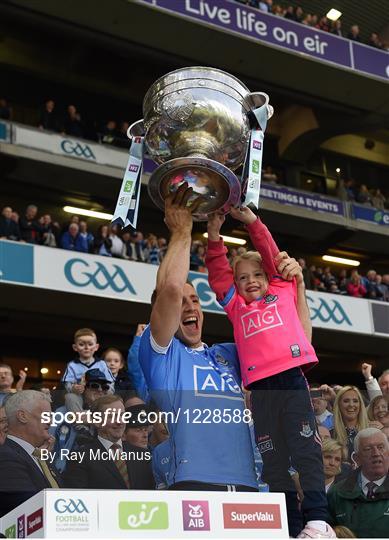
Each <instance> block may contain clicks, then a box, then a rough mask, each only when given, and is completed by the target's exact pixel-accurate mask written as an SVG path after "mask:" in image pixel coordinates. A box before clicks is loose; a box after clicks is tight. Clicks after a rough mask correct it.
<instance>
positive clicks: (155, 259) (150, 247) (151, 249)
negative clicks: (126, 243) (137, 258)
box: [145, 234, 161, 264]
mask: <svg viewBox="0 0 389 540" xmlns="http://www.w3.org/2000/svg"><path fill="white" fill-rule="evenodd" d="M145 256H146V262H148V263H150V264H159V263H160V262H161V261H160V257H159V247H158V240H157V237H156V236H155V234H149V235H148V236H147V238H146V249H145Z"/></svg>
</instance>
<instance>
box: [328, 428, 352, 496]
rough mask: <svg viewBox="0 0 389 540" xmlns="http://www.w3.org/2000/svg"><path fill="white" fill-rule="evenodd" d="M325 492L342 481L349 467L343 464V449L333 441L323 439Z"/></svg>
mask: <svg viewBox="0 0 389 540" xmlns="http://www.w3.org/2000/svg"><path fill="white" fill-rule="evenodd" d="M321 451H322V454H323V468H324V478H325V486H326V492H327V491H328V490H329V489H330V487H331V486H332V484H335V483H336V482H339V480H342V479H343V478H344V477H345V475H347V473H349V472H350V465H348V464H347V463H342V462H343V457H344V453H345V452H344V447H343V446H342V445H341V444H340V442H338V441H336V440H334V439H331V438H329V439H324V440H323V446H322V449H321Z"/></svg>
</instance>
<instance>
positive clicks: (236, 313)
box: [206, 207, 335, 538]
mask: <svg viewBox="0 0 389 540" xmlns="http://www.w3.org/2000/svg"><path fill="white" fill-rule="evenodd" d="M231 215H232V217H234V218H236V219H238V220H239V221H241V222H243V223H244V224H245V225H246V226H247V230H248V232H249V234H250V238H251V240H252V242H253V244H254V246H255V248H256V249H257V252H253V251H251V252H247V253H244V254H243V255H241V256H238V257H236V258H235V259H234V261H233V268H231V267H230V265H229V263H228V259H227V249H226V248H225V247H224V245H223V240H222V239H221V237H220V234H219V232H220V228H221V225H222V223H223V221H224V217H223V216H220V215H217V214H213V215H212V216H210V218H209V221H208V251H207V257H206V263H207V267H208V272H209V283H210V285H211V287H212V289H213V290H214V292H215V293H216V296H217V298H218V300H219V302H220V304H221V305H222V306H223V308H224V310H225V311H226V313H227V315H228V317H229V319H230V321H231V322H232V324H233V328H234V337H235V342H236V346H237V349H238V355H239V359H240V366H241V372H242V380H243V383H244V385H245V386H246V387H247V388H249V389H250V390H251V400H252V414H253V420H254V429H255V434H256V443H257V445H258V448H259V451H260V452H261V455H262V459H263V481H264V482H266V483H267V484H268V485H269V488H270V491H273V492H275V491H281V492H284V493H285V496H286V504H287V510H288V522H289V532H290V534H291V535H292V536H297V535H298V536H299V537H300V538H318V537H324V538H334V537H335V534H334V532H333V530H332V529H331V527H330V526H329V525H328V524H327V523H326V518H327V500H326V494H325V487H324V473H323V462H322V454H321V441H320V438H319V435H318V434H317V431H316V422H315V414H314V411H313V407H312V403H311V399H310V395H309V390H308V385H307V381H306V379H305V377H304V375H303V372H302V370H301V367H304V368H307V367H312V366H313V365H315V364H316V363H317V362H318V360H317V358H316V355H315V351H314V349H313V347H312V345H311V344H310V341H309V340H308V339H307V337H306V335H305V333H304V329H303V327H302V325H301V323H300V319H299V315H300V316H301V317H302V318H303V319H304V318H305V320H306V319H307V318H308V322H309V311H308V308H307V309H306V312H305V313H298V312H297V295H298V294H302V293H301V291H303V292H304V284H303V277H302V274H301V273H300V274H298V275H297V276H296V278H294V279H293V280H292V281H284V280H283V279H282V277H281V276H278V275H277V270H276V268H275V264H274V258H275V257H276V255H277V254H278V253H279V249H278V247H277V245H276V244H275V242H274V240H273V238H272V236H271V234H270V232H269V231H268V229H267V228H266V227H265V225H263V223H262V222H261V221H260V220H259V219H258V218H257V217H256V216H255V214H254V213H253V212H252V211H251V210H250V209H249V208H247V207H245V208H240V209H236V208H232V209H231ZM306 326H309V325H306ZM307 333H308V330H307ZM309 337H310V336H309ZM291 465H292V466H293V467H294V469H296V470H297V472H298V473H299V477H300V483H301V487H302V490H303V492H304V499H303V501H302V505H301V511H302V514H301V512H300V510H299V507H298V500H297V497H296V490H295V488H294V484H293V481H292V479H291V477H290V474H289V472H288V469H289V468H290V466H291ZM303 519H304V520H305V522H306V523H307V525H306V526H305V528H304V529H303V530H301V529H302V528H303Z"/></svg>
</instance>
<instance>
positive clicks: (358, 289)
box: [347, 272, 367, 298]
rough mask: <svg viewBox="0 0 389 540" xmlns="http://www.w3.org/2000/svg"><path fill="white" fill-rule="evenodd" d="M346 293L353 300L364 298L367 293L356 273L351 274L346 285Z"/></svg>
mask: <svg viewBox="0 0 389 540" xmlns="http://www.w3.org/2000/svg"><path fill="white" fill-rule="evenodd" d="M347 292H348V294H349V295H350V296H353V297H354V298H364V297H365V296H366V293H367V291H366V289H365V287H364V286H363V285H362V280H361V276H360V275H359V274H358V272H354V273H352V274H351V278H350V281H349V283H348V285H347Z"/></svg>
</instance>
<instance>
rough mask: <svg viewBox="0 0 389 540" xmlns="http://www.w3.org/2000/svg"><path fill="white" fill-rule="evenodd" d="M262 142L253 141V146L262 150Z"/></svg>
mask: <svg viewBox="0 0 389 540" xmlns="http://www.w3.org/2000/svg"><path fill="white" fill-rule="evenodd" d="M261 146H262V145H261V143H260V141H253V148H255V149H256V150H260V149H261Z"/></svg>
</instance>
